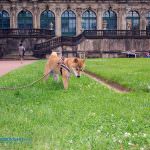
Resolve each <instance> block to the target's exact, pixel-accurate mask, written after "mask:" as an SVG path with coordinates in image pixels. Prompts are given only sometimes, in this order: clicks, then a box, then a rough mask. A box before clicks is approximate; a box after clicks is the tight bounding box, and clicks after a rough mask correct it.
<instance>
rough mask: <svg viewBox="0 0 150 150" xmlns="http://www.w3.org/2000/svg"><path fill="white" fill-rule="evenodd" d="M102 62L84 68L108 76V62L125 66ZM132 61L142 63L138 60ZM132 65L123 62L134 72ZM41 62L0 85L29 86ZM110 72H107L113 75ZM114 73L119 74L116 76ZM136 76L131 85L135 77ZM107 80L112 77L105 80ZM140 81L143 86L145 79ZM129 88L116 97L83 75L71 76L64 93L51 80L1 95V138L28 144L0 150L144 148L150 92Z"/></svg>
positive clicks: (3, 145) (149, 143) (148, 143)
mask: <svg viewBox="0 0 150 150" xmlns="http://www.w3.org/2000/svg"><path fill="white" fill-rule="evenodd" d="M104 60H105V59H98V60H96V59H95V60H94V61H91V60H89V61H87V69H90V67H92V66H94V65H95V66H98V67H94V69H95V68H96V69H95V72H97V70H100V71H101V70H102V69H103V71H105V73H104V74H102V75H107V74H110V73H112V76H113V75H114V73H113V70H114V69H113V67H112V66H113V65H112V66H111V67H110V65H109V64H107V63H108V62H109V61H111V62H113V61H114V62H115V61H116V62H117V60H118V64H120V66H122V67H123V68H124V66H125V65H123V63H121V61H125V60H121V59H115V60H112V59H108V60H107V59H106V60H105V61H104ZM136 61H137V62H139V64H140V63H141V60H140V59H136ZM133 62H134V63H133V65H131V63H129V60H126V64H127V65H129V66H130V65H131V66H132V68H131V71H130V73H131V72H133V73H134V69H133V68H134V64H138V63H136V62H135V60H134V61H133ZM142 62H143V60H142ZM44 63H45V62H44V61H38V62H36V63H34V64H31V65H28V66H26V67H23V68H21V69H18V70H16V71H12V72H11V73H9V74H7V75H5V76H3V77H1V78H0V86H6V85H7V86H14V85H20V84H26V83H28V82H32V81H33V80H35V79H37V78H39V77H41V76H42V75H43V68H44ZM101 63H102V64H103V65H105V67H106V68H105V67H104V66H103V65H101ZM105 63H106V64H105ZM110 64H111V63H110ZM99 66H103V68H102V67H99ZM118 66H119V65H118ZM122 67H121V68H122ZM136 67H139V70H141V73H142V72H143V71H144V72H146V71H145V70H146V68H147V65H146V66H143V71H142V68H141V66H140V65H136ZM109 68H112V72H111V71H109ZM144 68H145V69H144ZM105 69H106V70H105ZM107 70H108V73H107ZM116 70H117V68H116ZM118 70H119V71H118V74H121V73H120V72H121V71H120V69H119V68H118ZM147 70H148V69H147ZM116 73H117V72H116ZM126 75H127V74H125V75H124V77H126ZM136 75H137V76H138V74H134V81H135V80H136V79H138V77H137V76H136ZM109 77H111V75H110V76H109V75H108V76H106V78H109ZM116 78H118V79H117V82H120V83H122V82H123V79H124V78H123V79H122V78H119V76H118V77H116ZM110 79H111V78H110ZM120 80H121V81H120ZM126 81H127V80H126ZM124 82H125V81H124ZM131 82H132V81H131ZM135 83H136V84H135ZM140 83H141V84H146V83H145V75H143V78H142V79H141V80H140ZM128 85H129V87H131V88H134V89H137V90H138V91H136V90H135V91H134V92H131V93H129V94H118V93H115V92H114V91H111V90H109V89H108V88H106V87H105V86H102V85H100V84H99V83H96V82H95V81H93V80H92V79H89V78H88V77H86V76H82V77H81V78H80V79H78V78H75V77H71V80H70V85H69V89H68V90H67V91H64V90H63V85H62V82H59V83H55V82H54V81H53V80H52V78H51V79H49V81H48V83H43V82H39V83H38V84H37V85H34V86H33V87H31V88H28V89H23V90H21V91H0V114H1V117H0V137H20V138H29V140H30V141H29V142H26V141H22V142H20V141H18V142H17V141H13V142H2V141H0V149H2V150H5V149H9V150H10V149H11V150H13V149H14V150H16V149H17V150H26V149H27V150H28V149H34V150H48V149H49V150H53V149H57V150H71V149H72V150H78V149H79V150H87V149H91V150H106V149H108V150H120V149H121V148H123V149H135V150H136V149H137V150H140V149H142V148H143V149H144V150H149V147H150V113H149V112H150V93H149V92H145V91H143V88H142V87H141V90H140V88H139V87H137V81H136V82H134V83H132V84H130V82H129V81H128V82H127V85H126V86H128ZM131 85H132V86H131Z"/></svg>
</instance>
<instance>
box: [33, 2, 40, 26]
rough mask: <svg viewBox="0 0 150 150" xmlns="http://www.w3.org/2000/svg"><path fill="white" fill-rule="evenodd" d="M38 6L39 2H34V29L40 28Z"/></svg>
mask: <svg viewBox="0 0 150 150" xmlns="http://www.w3.org/2000/svg"><path fill="white" fill-rule="evenodd" d="M38 10H39V8H38V5H37V2H34V4H33V13H34V15H33V28H38V27H39V26H38Z"/></svg>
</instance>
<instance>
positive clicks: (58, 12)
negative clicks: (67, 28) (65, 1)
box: [55, 8, 61, 37]
mask: <svg viewBox="0 0 150 150" xmlns="http://www.w3.org/2000/svg"><path fill="white" fill-rule="evenodd" d="M55 12H56V16H55V34H56V36H57V37H58V36H61V8H56V10H55Z"/></svg>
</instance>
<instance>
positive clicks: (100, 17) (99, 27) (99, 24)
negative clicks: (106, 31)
mask: <svg viewBox="0 0 150 150" xmlns="http://www.w3.org/2000/svg"><path fill="white" fill-rule="evenodd" d="M102 22H103V14H102V8H98V9H97V30H102Z"/></svg>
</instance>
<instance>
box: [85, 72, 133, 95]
mask: <svg viewBox="0 0 150 150" xmlns="http://www.w3.org/2000/svg"><path fill="white" fill-rule="evenodd" d="M84 74H85V75H86V76H88V77H90V78H92V79H94V80H95V81H97V82H99V83H101V84H103V85H105V86H107V87H108V88H109V89H112V90H114V91H116V92H119V93H129V92H131V89H128V88H126V87H124V86H122V85H120V84H118V83H116V82H112V81H110V80H106V79H104V78H103V77H99V76H97V75H96V74H94V73H92V72H89V71H84Z"/></svg>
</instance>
